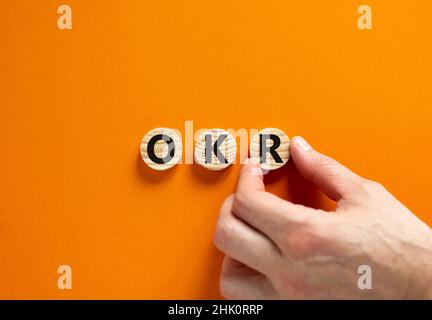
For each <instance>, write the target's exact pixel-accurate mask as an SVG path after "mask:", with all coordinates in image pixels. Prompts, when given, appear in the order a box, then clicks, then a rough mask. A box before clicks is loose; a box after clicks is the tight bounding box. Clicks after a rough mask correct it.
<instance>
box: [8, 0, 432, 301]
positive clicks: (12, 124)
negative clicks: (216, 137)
mask: <svg viewBox="0 0 432 320" xmlns="http://www.w3.org/2000/svg"><path fill="white" fill-rule="evenodd" d="M64 3H67V4H69V5H70V6H71V7H72V9H73V30H71V31H60V30H58V29H57V18H58V14H57V7H58V6H59V5H61V4H64ZM367 3H368V4H369V5H371V6H372V9H373V30H371V31H360V30H359V29H358V28H357V17H358V14H357V7H358V6H359V5H361V4H363V2H359V1H351V0H340V1H336V0H333V1H330V0H329V1H300V0H298V1H297V0H293V1H286V0H277V1H276V0H272V1H250V0H247V1H246V0H241V1H240V0H235V1H231V0H217V1H138V0H136V1H131V0H129V1H120V0H117V1H85V0H80V1H78V0H67V1H65V2H59V1H1V3H0V192H1V198H0V298H60V299H62V298H185V299H187V298H218V297H219V295H218V289H217V286H218V284H217V282H218V276H219V270H220V264H221V258H222V256H221V254H220V253H218V252H217V251H216V249H215V248H214V247H213V245H212V240H211V237H212V233H213V229H214V225H215V221H216V219H217V214H218V209H219V206H220V204H221V202H222V200H223V199H224V198H225V197H226V196H227V195H229V194H230V193H231V192H233V191H234V189H235V184H236V179H237V174H238V170H239V168H240V165H234V166H231V167H230V168H229V169H228V170H226V171H224V172H218V173H212V172H208V171H205V170H203V169H200V168H199V167H197V166H196V165H193V166H191V165H178V166H176V167H175V168H174V169H172V170H170V171H167V172H163V173H160V172H154V171H151V170H149V169H148V168H147V167H146V166H145V164H144V163H143V162H142V160H141V159H140V156H139V144H140V140H141V138H142V136H143V135H144V134H145V133H146V132H147V131H148V130H150V129H152V128H154V127H160V126H167V127H173V128H177V129H180V130H183V124H184V120H193V121H194V125H195V129H199V128H212V127H220V128H226V129H227V128H235V129H239V128H263V127H269V126H271V127H278V128H280V129H282V130H284V131H285V132H286V133H287V134H288V135H290V136H293V135H295V134H301V135H304V136H305V137H306V138H308V139H309V141H310V142H311V143H312V144H313V145H314V146H315V147H316V148H317V149H319V150H322V151H323V152H326V153H328V154H330V155H332V156H333V157H335V158H336V159H338V160H339V161H341V162H342V163H344V164H346V165H348V166H349V167H351V168H352V169H353V170H355V171H357V172H358V173H360V174H361V175H364V176H366V177H369V178H373V179H376V180H379V181H380V182H382V183H383V184H385V185H386V186H387V187H388V189H390V190H391V191H392V192H393V193H394V194H395V195H396V196H397V197H399V198H400V199H401V200H402V201H403V202H404V203H405V204H407V205H408V207H410V208H411V209H412V210H413V211H414V212H416V213H417V214H418V215H419V216H420V217H421V218H422V219H424V220H426V221H427V222H428V223H429V224H432V216H431V214H430V211H429V210H430V183H431V181H432V172H431V165H430V159H431V157H432V148H431V145H432V144H431V140H432V130H431V116H432V111H431V102H432V22H431V21H432V2H431V1H429V0H417V1H402V0H400V1H378V0H377V1H368V2H367ZM266 180H267V186H268V188H269V190H271V191H272V192H275V193H277V194H279V195H281V196H283V197H286V198H288V199H291V200H293V201H295V202H302V203H306V204H309V205H312V206H320V207H325V208H329V207H331V206H332V204H331V203H329V202H328V201H327V200H325V199H324V198H323V197H322V195H321V194H320V193H319V192H317V191H316V190H315V189H314V188H313V187H311V186H310V185H308V184H306V183H304V182H303V181H302V180H301V179H300V178H299V175H298V173H297V172H296V170H295V169H294V166H293V164H292V163H291V162H290V163H289V164H288V166H286V167H284V169H280V170H279V171H278V172H276V173H273V174H271V175H270V176H268V177H266ZM61 264H68V265H70V266H71V267H72V269H73V289H72V290H69V291H68V290H64V291H61V290H59V289H58V288H57V278H58V275H57V267H58V266H59V265H61Z"/></svg>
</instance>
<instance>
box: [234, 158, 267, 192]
mask: <svg viewBox="0 0 432 320" xmlns="http://www.w3.org/2000/svg"><path fill="white" fill-rule="evenodd" d="M239 191H240V192H242V191H244V192H249V191H265V186H264V180H263V172H262V169H261V167H260V166H259V164H257V163H255V162H253V161H252V160H251V159H248V160H247V163H246V164H245V165H243V167H242V169H241V171H240V177H239V181H238V184H237V192H239Z"/></svg>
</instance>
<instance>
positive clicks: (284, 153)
mask: <svg viewBox="0 0 432 320" xmlns="http://www.w3.org/2000/svg"><path fill="white" fill-rule="evenodd" d="M260 135H276V136H277V137H278V138H279V139H280V145H279V146H278V147H277V148H276V149H275V150H274V151H276V153H277V154H278V155H279V157H280V160H281V161H282V162H280V163H279V162H277V161H276V159H275V158H274V157H273V156H272V155H271V152H269V151H268V152H266V157H265V159H262V158H261V156H260ZM268 137H269V138H268V139H265V143H266V144H265V147H266V148H268V149H270V148H271V147H272V146H273V143H274V142H273V140H272V139H271V138H270V136H268ZM263 138H265V136H263ZM263 142H264V141H263ZM289 143H290V139H289V138H288V136H287V135H286V134H285V133H284V132H283V131H282V130H280V129H277V128H266V129H262V130H260V131H259V132H258V133H257V134H255V135H254V136H253V138H252V140H251V143H250V151H249V152H250V157H251V159H252V160H253V161H255V162H256V163H259V164H260V165H261V168H263V169H265V170H275V169H278V168H280V167H282V166H283V165H284V164H285V163H287V162H288V160H289V157H290V153H289ZM262 160H264V161H262ZM277 160H279V159H277Z"/></svg>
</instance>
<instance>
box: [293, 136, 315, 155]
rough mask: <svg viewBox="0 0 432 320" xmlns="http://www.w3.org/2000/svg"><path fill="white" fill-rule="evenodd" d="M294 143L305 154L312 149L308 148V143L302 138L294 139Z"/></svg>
mask: <svg viewBox="0 0 432 320" xmlns="http://www.w3.org/2000/svg"><path fill="white" fill-rule="evenodd" d="M295 143H297V144H298V146H299V147H300V148H301V149H302V150H303V151H305V152H308V151H309V150H311V149H312V147H311V146H310V144H309V143H307V141H306V140H305V139H303V137H296V138H295Z"/></svg>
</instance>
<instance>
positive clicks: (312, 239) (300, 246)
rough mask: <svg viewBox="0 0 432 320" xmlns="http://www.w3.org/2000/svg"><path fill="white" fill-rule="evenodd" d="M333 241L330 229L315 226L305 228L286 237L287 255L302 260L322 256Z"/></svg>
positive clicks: (298, 229)
mask: <svg viewBox="0 0 432 320" xmlns="http://www.w3.org/2000/svg"><path fill="white" fill-rule="evenodd" d="M331 239H332V235H331V234H330V232H329V231H328V228H318V227H316V226H313V225H308V226H303V227H302V228H297V229H296V230H295V231H292V232H291V233H290V234H289V235H288V236H287V237H286V242H285V249H286V251H287V252H286V253H287V254H288V255H290V256H291V257H293V258H295V259H300V260H301V259H306V258H309V257H313V256H315V255H320V254H322V253H323V252H324V251H326V250H327V249H326V248H327V247H329V245H330V243H331Z"/></svg>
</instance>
